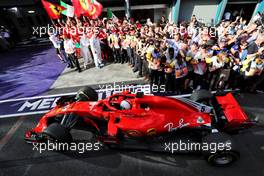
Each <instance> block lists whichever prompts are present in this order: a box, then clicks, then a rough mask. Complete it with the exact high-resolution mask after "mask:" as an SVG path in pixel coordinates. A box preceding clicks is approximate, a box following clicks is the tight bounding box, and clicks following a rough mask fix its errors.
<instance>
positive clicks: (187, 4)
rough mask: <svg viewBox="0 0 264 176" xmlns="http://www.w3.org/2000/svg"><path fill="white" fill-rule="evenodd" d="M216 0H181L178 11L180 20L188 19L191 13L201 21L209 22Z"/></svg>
mask: <svg viewBox="0 0 264 176" xmlns="http://www.w3.org/2000/svg"><path fill="white" fill-rule="evenodd" d="M217 5H218V3H217V0H210V1H208V0H199V1H197V0H188V1H185V0H182V1H181V6H180V13H179V22H180V21H189V20H190V18H191V16H192V15H196V17H197V19H198V20H201V22H203V23H209V24H210V23H211V19H214V17H215V14H216V10H217Z"/></svg>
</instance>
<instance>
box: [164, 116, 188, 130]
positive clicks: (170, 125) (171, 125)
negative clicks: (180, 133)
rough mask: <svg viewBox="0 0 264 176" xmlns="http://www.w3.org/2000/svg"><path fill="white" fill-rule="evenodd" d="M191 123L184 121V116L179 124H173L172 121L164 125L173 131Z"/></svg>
mask: <svg viewBox="0 0 264 176" xmlns="http://www.w3.org/2000/svg"><path fill="white" fill-rule="evenodd" d="M189 125H190V123H184V120H183V118H181V119H180V120H179V123H178V124H176V125H175V124H173V123H172V122H169V123H167V124H166V125H164V128H166V129H167V130H168V132H172V131H176V130H178V129H181V128H183V127H186V126H189Z"/></svg>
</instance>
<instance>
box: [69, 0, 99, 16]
mask: <svg viewBox="0 0 264 176" xmlns="http://www.w3.org/2000/svg"><path fill="white" fill-rule="evenodd" d="M72 4H73V6H74V13H75V15H76V16H77V17H80V16H81V14H83V15H84V16H87V17H89V18H90V19H96V18H98V17H99V16H100V15H101V13H102V11H103V6H102V4H100V3H99V2H97V1H96V0H93V1H91V0H72Z"/></svg>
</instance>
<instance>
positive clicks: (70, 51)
mask: <svg viewBox="0 0 264 176" xmlns="http://www.w3.org/2000/svg"><path fill="white" fill-rule="evenodd" d="M63 38H64V49H65V52H66V54H67V55H68V57H69V59H71V60H72V61H73V62H74V63H75V65H76V67H77V69H76V70H78V71H79V72H81V71H82V70H81V67H80V64H79V61H78V58H77V57H76V55H75V43H74V42H73V40H72V39H71V38H70V37H69V36H68V35H64V36H63Z"/></svg>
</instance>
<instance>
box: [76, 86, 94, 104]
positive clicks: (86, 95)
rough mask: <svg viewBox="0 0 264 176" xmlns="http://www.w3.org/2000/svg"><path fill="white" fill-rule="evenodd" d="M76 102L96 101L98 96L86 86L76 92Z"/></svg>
mask: <svg viewBox="0 0 264 176" xmlns="http://www.w3.org/2000/svg"><path fill="white" fill-rule="evenodd" d="M76 100H78V101H98V94H97V92H96V91H95V90H94V89H93V88H91V87H89V86H86V87H83V88H82V89H80V90H79V91H78V92H77V95H76Z"/></svg>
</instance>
